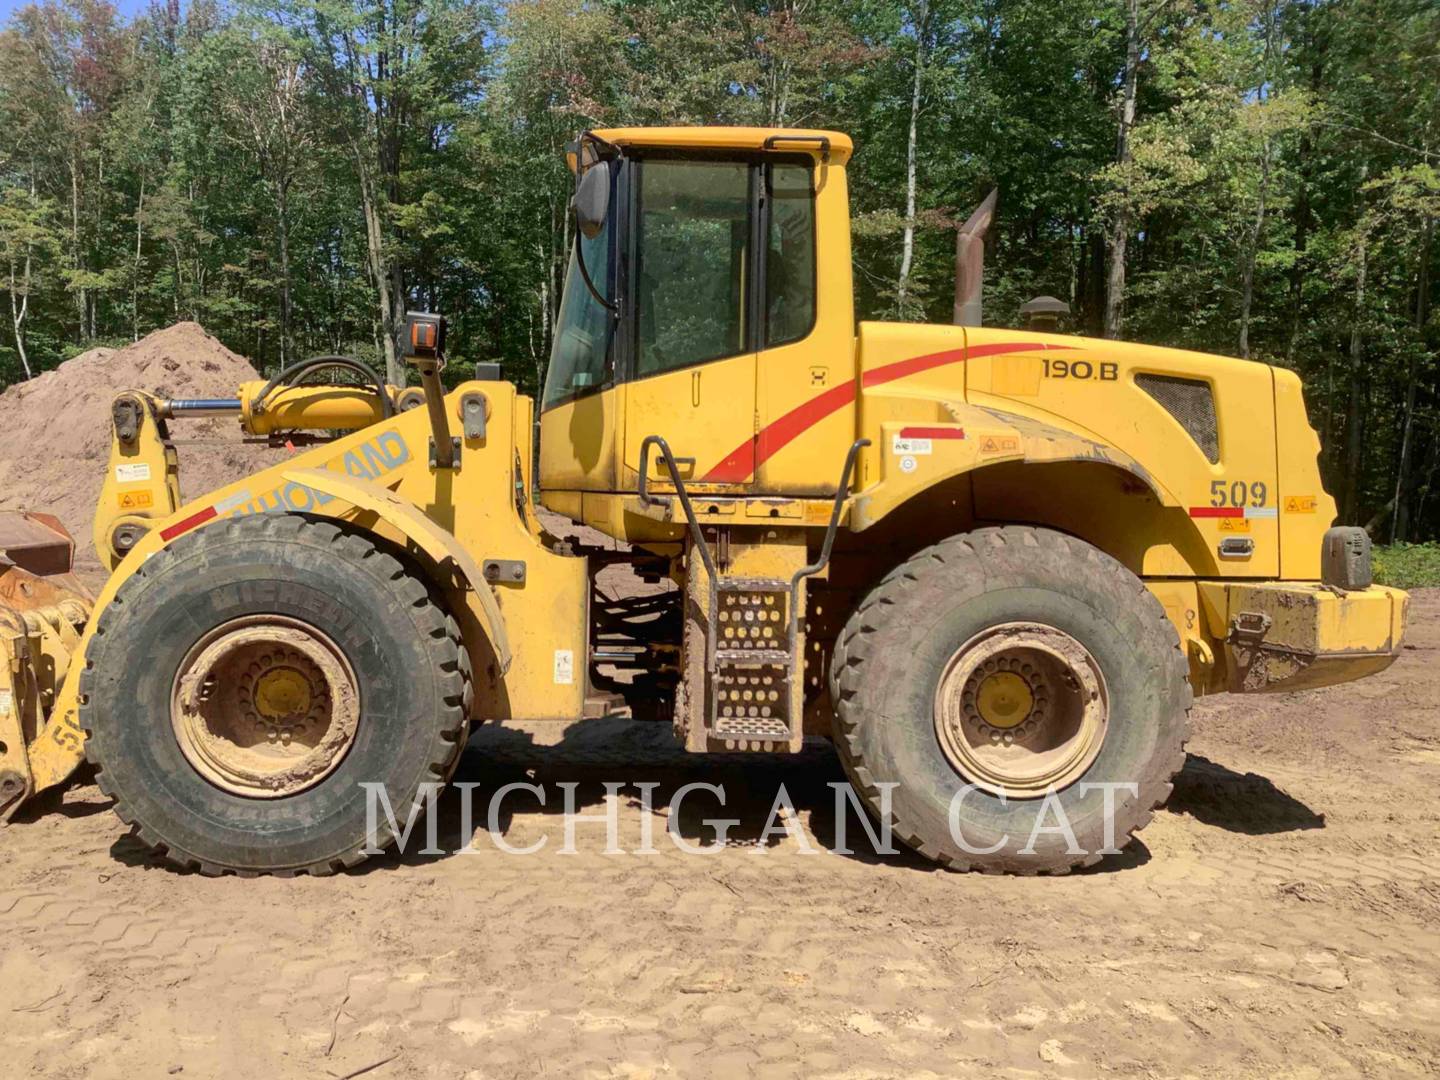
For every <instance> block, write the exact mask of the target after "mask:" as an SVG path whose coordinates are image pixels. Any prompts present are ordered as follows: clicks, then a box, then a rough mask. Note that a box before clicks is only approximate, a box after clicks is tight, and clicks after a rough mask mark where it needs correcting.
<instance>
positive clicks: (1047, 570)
mask: <svg viewBox="0 0 1440 1080" xmlns="http://www.w3.org/2000/svg"><path fill="white" fill-rule="evenodd" d="M1006 628H1017V629H1011V630H1007V629H1006ZM1007 633H1013V634H1017V635H1019V637H1020V638H1021V639H1022V640H1028V641H1029V642H1032V643H1033V642H1039V644H1040V649H1039V650H1038V653H1039V654H1040V655H1042V657H1043V656H1046V655H1049V654H1046V653H1045V649H1046V648H1047V647H1048V646H1049V644H1050V642H1051V641H1052V640H1053V641H1059V642H1062V643H1063V644H1061V645H1060V647H1059V649H1058V651H1057V652H1056V653H1055V654H1054V655H1057V656H1064V655H1070V656H1072V657H1074V658H1075V666H1076V667H1077V668H1079V669H1080V670H1079V672H1078V673H1077V675H1075V676H1072V675H1071V674H1069V671H1070V669H1067V668H1065V667H1064V665H1063V664H1057V665H1056V667H1057V670H1058V671H1059V672H1060V677H1059V679H1058V680H1053V682H1052V683H1046V684H1044V687H1043V688H1038V687H1039V683H1038V681H1036V670H1035V669H1039V668H1044V667H1045V666H1046V665H1047V664H1050V663H1051V660H1049V659H1042V660H1041V661H1036V662H1034V663H1031V662H1030V661H1031V660H1033V659H1034V657H1035V656H1036V655H1037V651H1035V650H1032V651H1031V652H1029V653H1026V652H1025V651H1024V650H1023V649H1022V650H1020V651H1019V652H1017V653H1014V654H1012V658H1011V659H1004V658H1003V654H1002V653H1000V652H997V651H994V650H995V649H996V648H997V646H995V645H993V644H989V643H993V642H994V641H995V640H996V638H997V636H998V635H1003V634H1007ZM1027 634H1028V635H1029V637H1028V639H1026V638H1025V635H1027ZM977 643H979V644H977ZM977 648H983V649H991V650H992V651H991V652H990V653H988V654H983V655H991V656H995V657H1000V659H999V660H998V677H999V679H1000V680H1002V681H1001V682H1000V683H999V684H997V685H998V689H996V687H992V688H991V692H990V694H989V701H990V703H991V705H992V707H998V709H999V711H997V712H994V713H992V714H990V716H989V719H990V721H991V723H992V724H993V725H996V726H989V727H987V726H985V725H984V724H980V725H979V726H978V731H979V732H980V733H983V734H985V735H986V738H984V739H976V740H975V745H976V746H978V751H976V752H974V753H971V752H970V751H969V749H962V750H961V751H958V752H957V750H956V746H955V744H956V742H957V741H963V740H961V739H960V738H959V736H957V735H955V734H952V733H953V732H955V731H958V730H960V727H959V725H958V724H956V723H954V722H953V714H955V713H956V712H957V711H958V712H961V713H963V714H964V715H965V716H967V717H971V718H974V717H976V715H977V713H976V710H977V705H976V702H977V699H978V700H979V701H980V706H982V707H983V706H984V705H985V703H986V702H985V695H984V694H983V693H977V690H976V683H975V682H973V681H972V682H970V683H968V684H966V685H965V686H964V687H962V688H959V689H956V688H954V687H953V682H952V680H953V678H954V676H953V675H952V674H951V673H952V672H954V671H956V670H957V665H959V667H960V669H961V671H962V674H963V671H964V657H965V656H966V655H967V652H968V651H970V650H974V649H977ZM1027 657H1028V658H1029V659H1026V658H1027ZM1022 663H1023V666H1024V671H1025V678H1027V679H1032V684H1033V686H1034V687H1037V688H1034V690H1033V695H1032V693H1031V692H1030V691H1029V690H1027V688H1026V687H1024V686H1022V685H1021V682H1020V672H1021V667H1022ZM992 666H993V665H992ZM973 670H975V671H976V672H977V673H978V674H977V676H972V678H976V677H982V678H983V677H985V676H983V671H985V670H990V669H989V668H974V669H973ZM1042 674H1043V673H1042ZM988 677H989V678H994V677H995V676H993V675H992V676H988ZM1006 680H1008V681H1006ZM980 685H981V689H982V691H983V683H982V684H980ZM1016 687H1019V689H1018V690H1016V689H1015V688H1016ZM1057 688H1058V692H1057ZM1067 688H1068V689H1067ZM830 690H831V695H832V697H833V700H834V701H835V703H836V732H835V743H836V747H837V749H838V751H839V754H840V758H841V761H842V762H843V763H844V765H845V769H846V771H847V773H848V774H849V776H850V779H851V781H852V783H853V784H854V786H855V788H856V789H857V790H858V791H859V792H860V794H861V797H862V799H863V800H864V801H865V803H866V805H867V806H868V807H869V808H870V810H871V812H872V813H873V814H874V815H875V816H876V817H877V818H883V816H884V814H883V806H884V803H883V799H882V791H883V786H884V785H890V784H893V785H895V786H894V787H893V788H892V789H891V793H890V804H889V816H888V824H889V826H890V828H891V829H892V831H893V834H894V835H895V836H896V837H897V838H898V839H900V840H901V841H902V842H904V843H905V844H907V845H908V846H910V847H911V848H913V849H914V850H916V851H918V852H920V853H921V854H923V855H925V856H926V857H927V858H930V859H932V860H934V861H936V862H939V863H941V864H943V865H945V866H948V867H950V868H952V869H957V870H967V869H977V870H984V871H989V872H1005V873H1021V874H1034V873H1066V872H1068V871H1069V870H1071V869H1073V868H1075V867H1079V866H1089V865H1091V864H1093V863H1096V862H1098V861H1099V860H1100V859H1101V857H1102V855H1103V854H1104V853H1106V851H1113V850H1115V849H1116V848H1119V847H1123V846H1124V845H1125V843H1126V841H1127V840H1128V838H1129V837H1130V836H1131V834H1132V833H1134V832H1135V831H1136V830H1138V829H1140V828H1142V827H1144V826H1145V825H1146V824H1147V823H1148V822H1149V820H1150V817H1151V814H1152V813H1153V811H1154V808H1155V807H1157V806H1159V805H1160V804H1161V803H1163V802H1164V801H1165V799H1166V798H1167V797H1168V796H1169V794H1170V790H1171V779H1172V777H1173V776H1174V775H1175V774H1176V773H1177V772H1178V771H1179V770H1180V767H1181V766H1182V765H1183V764H1184V760H1185V752H1184V747H1185V740H1186V738H1187V737H1188V733H1189V710H1190V703H1191V692H1190V684H1189V668H1188V664H1187V663H1186V660H1185V657H1184V655H1183V653H1182V652H1181V651H1180V643H1179V638H1178V636H1177V634H1176V632H1175V629H1174V627H1173V626H1172V625H1171V624H1170V621H1169V619H1168V618H1167V617H1166V615H1165V612H1164V609H1163V608H1162V607H1161V605H1160V604H1159V602H1158V601H1157V600H1156V599H1155V598H1154V596H1153V595H1152V594H1151V593H1150V592H1149V590H1147V589H1146V588H1145V586H1144V584H1143V583H1142V582H1141V581H1140V579H1139V578H1137V577H1136V576H1135V575H1134V574H1132V573H1130V572H1129V571H1128V570H1126V569H1125V568H1124V567H1123V566H1121V565H1120V564H1119V563H1118V562H1116V561H1115V560H1114V559H1112V558H1110V557H1109V556H1108V555H1106V554H1104V553H1103V552H1101V551H1099V550H1098V549H1097V548H1095V547H1092V546H1091V545H1089V544H1086V543H1084V542H1083V541H1080V540H1076V539H1074V538H1073V537H1068V536H1065V535H1063V534H1061V533H1057V532H1053V531H1051V530H1048V529H1039V528H1028V527H1019V526H1006V527H1003V528H987V529H980V530H977V531H975V532H972V533H967V534H964V535H960V536H955V537H952V538H950V539H948V540H945V541H943V542H941V543H939V544H936V545H934V546H933V547H930V548H927V549H926V550H924V551H922V552H920V553H919V554H917V555H915V556H914V557H913V558H911V559H910V560H908V561H907V562H906V563H904V564H902V565H901V566H899V567H898V568H896V569H895V570H894V571H892V572H891V573H890V574H889V575H888V576H887V577H886V578H885V579H884V580H883V581H882V582H881V583H880V584H879V585H878V586H876V587H875V589H873V590H872V591H871V592H870V594H869V595H868V596H867V597H866V598H865V600H864V601H863V602H862V603H861V605H860V606H859V607H858V608H857V609H856V610H855V612H854V613H853V614H852V615H851V616H850V619H849V621H848V622H847V623H846V626H845V629H844V630H843V632H842V633H841V635H840V638H839V640H838V642H837V644H836V648H835V652H834V655H833V657H832V660H831V669H830ZM1045 695H1050V696H1065V695H1070V696H1071V697H1074V698H1075V699H1076V700H1077V701H1082V702H1084V703H1103V706H1104V708H1103V714H1104V715H1103V716H1102V717H1101V718H1100V719H1099V720H1098V721H1095V720H1093V718H1092V720H1090V721H1086V720H1084V719H1083V716H1082V714H1083V715H1089V714H1088V713H1086V712H1085V709H1086V707H1087V706H1086V705H1085V704H1082V705H1080V706H1077V708H1076V709H1075V710H1074V713H1073V717H1074V718H1073V720H1072V721H1071V723H1070V727H1069V728H1067V729H1066V732H1061V733H1060V734H1059V735H1055V736H1054V737H1053V738H1051V739H1050V741H1048V742H1046V743H1044V744H1043V745H1044V746H1046V747H1059V748H1060V749H1057V750H1054V751H1053V752H1050V753H1049V755H1048V758H1046V757H1043V756H1040V755H1036V756H1035V757H1034V758H1027V759H1026V761H1027V762H1031V761H1040V762H1041V765H1040V766H1037V767H1035V768H1034V769H1032V772H1031V773H1028V774H1027V773H1025V772H1024V766H1023V765H1022V766H1011V765H1003V766H1001V767H997V768H995V769H990V768H988V766H989V765H991V764H992V763H993V759H987V758H986V756H985V755H986V753H989V752H991V751H992V748H991V747H990V746H989V745H988V741H997V746H998V740H999V739H1000V738H1001V737H1002V736H1003V737H1004V739H1005V740H1006V741H1005V743H1004V747H1005V749H1004V750H1003V751H1001V752H1000V753H999V754H998V755H997V756H998V757H1000V758H1002V759H1004V758H1005V755H1006V754H1009V748H1010V747H1011V738H1012V734H1013V738H1014V743H1015V747H1016V750H1017V751H1020V750H1022V749H1023V748H1022V747H1021V746H1020V742H1021V741H1022V740H1021V733H1025V737H1026V738H1027V739H1030V738H1032V737H1034V736H1035V734H1036V727H1035V724H1036V723H1041V722H1043V723H1053V722H1054V721H1053V719H1047V714H1046V713H1045V711H1044V710H1043V709H1041V711H1040V712H1038V713H1037V712H1030V713H1026V712H1025V710H1026V709H1029V708H1032V706H1045V705H1046V704H1047V699H1046V697H1045ZM1017 696H1018V697H1019V698H1020V699H1021V700H1022V702H1023V704H1022V705H1021V706H1018V707H1017V706H1016V704H1015V701H1016V698H1017ZM962 699H963V701H964V708H960V707H959V706H958V704H957V703H958V702H959V701H960V700H962ZM996 702H998V706H996V705H995V703H996ZM1017 708H1018V709H1019V711H1018V712H1016V710H1017ZM1093 709H1099V704H1094V705H1093ZM1059 711H1061V710H1058V709H1056V708H1053V707H1052V708H1050V710H1049V714H1048V715H1049V716H1050V717H1053V715H1054V714H1055V713H1057V712H1059ZM1027 715H1028V716H1031V717H1036V718H1038V719H1036V720H1035V721H1033V722H1031V723H1028V724H1027V723H1026V722H1025V719H1026V716H1027ZM982 719H983V718H982ZM967 722H969V721H967ZM1087 723H1088V725H1089V726H1088V727H1087V726H1086V725H1087ZM1097 724H1098V726H1097ZM972 730H973V729H972ZM1067 732H1068V733H1070V735H1071V736H1072V737H1073V738H1074V739H1075V740H1077V741H1076V742H1075V745H1074V747H1073V748H1066V747H1065V746H1064V745H1063V742H1064V740H1063V739H1062V736H1063V735H1065V734H1066V733H1067ZM1087 732H1088V734H1083V733H1087ZM1096 732H1098V734H1096ZM1040 734H1041V735H1042V736H1048V735H1049V734H1050V733H1049V732H1048V731H1042V732H1041V733H1040ZM1082 734H1083V738H1082ZM1085 739H1088V740H1090V741H1089V742H1088V743H1087V742H1085V741H1084V740H1085ZM1067 755H1068V756H1067ZM1019 756H1020V755H1019V753H1018V752H1017V754H1015V755H1012V757H1019ZM1054 761H1058V764H1055V765H1054V768H1053V769H1052V772H1051V773H1050V774H1047V773H1046V772H1045V771H1044V766H1045V765H1046V764H1047V763H1051V762H1054ZM1006 769H1010V770H1011V771H1010V772H1008V773H1007V772H1006ZM1050 775H1053V777H1054V779H1053V781H1052V780H1049V779H1046V777H1047V776H1050ZM1005 776H1009V777H1011V779H1003V778H1000V779H997V777H1005ZM1037 776H1038V777H1040V779H1039V780H1036V779H1035V778H1036V777H1037ZM1042 784H1045V785H1048V786H1047V787H1046V788H1042V787H1041V786H1040V785H1042ZM1099 784H1111V785H1122V784H1125V785H1128V784H1133V785H1134V791H1133V793H1132V792H1131V791H1129V790H1128V789H1126V788H1122V787H1112V788H1111V789H1110V794H1111V797H1112V798H1113V800H1114V804H1113V817H1112V819H1111V822H1110V823H1109V828H1108V829H1107V821H1106V814H1105V805H1104V801H1105V798H1106V790H1105V789H1104V788H1102V787H1097V786H1093V785H1099ZM962 790H964V791H965V794H964V795H963V797H961V798H960V803H959V809H958V811H957V813H956V815H955V819H954V821H955V824H957V825H958V826H959V828H958V833H957V830H955V829H954V828H952V817H951V807H952V804H953V800H954V799H956V798H957V795H958V793H960V792H961V791H962ZM1047 790H1049V791H1050V792H1051V794H1047V793H1046V791H1047ZM1057 810H1058V812H1059V813H1061V814H1063V815H1064V818H1065V820H1066V822H1068V824H1069V826H1070V828H1071V830H1072V833H1073V836H1074V838H1075V841H1076V843H1075V845H1073V846H1072V845H1071V843H1070V839H1069V837H1068V836H1066V835H1065V834H1064V833H1063V832H1060V831H1058V830H1057V831H1054V832H1045V831H1041V832H1039V833H1038V834H1037V833H1036V831H1035V830H1036V826H1037V824H1038V825H1041V826H1045V827H1054V826H1056V825H1057V824H1058V823H1059V818H1058V816H1057ZM1032 838H1033V844H1032ZM1107 839H1109V840H1112V841H1113V845H1114V847H1107V844H1106V841H1107ZM1077 849H1078V850H1077Z"/></svg>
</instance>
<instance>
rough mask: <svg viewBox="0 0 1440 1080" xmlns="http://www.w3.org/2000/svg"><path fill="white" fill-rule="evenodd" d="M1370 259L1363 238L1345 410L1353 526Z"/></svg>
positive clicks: (1346, 512)
mask: <svg viewBox="0 0 1440 1080" xmlns="http://www.w3.org/2000/svg"><path fill="white" fill-rule="evenodd" d="M1369 257H1370V251H1369V243H1368V239H1367V237H1366V236H1365V235H1364V234H1363V233H1362V234H1361V236H1360V268H1359V271H1358V272H1357V275H1356V279H1355V314H1354V315H1353V316H1352V319H1351V323H1350V403H1349V406H1348V408H1347V409H1346V410H1345V499H1344V507H1343V510H1342V515H1341V516H1342V520H1344V521H1345V522H1347V523H1353V522H1354V520H1355V516H1356V514H1358V513H1359V502H1360V463H1361V459H1362V457H1363V455H1364V451H1365V393H1364V379H1363V376H1364V371H1365V369H1364V360H1365V335H1364V333H1363V332H1362V331H1361V329H1360V327H1361V323H1362V321H1363V320H1364V318H1365V277H1366V273H1367V271H1368V270H1369V264H1368V260H1369Z"/></svg>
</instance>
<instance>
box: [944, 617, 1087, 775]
mask: <svg viewBox="0 0 1440 1080" xmlns="http://www.w3.org/2000/svg"><path fill="white" fill-rule="evenodd" d="M1109 721H1110V707H1109V696H1108V693H1107V692H1106V689H1105V678H1104V675H1103V674H1102V673H1101V671H1100V666H1099V664H1097V663H1096V662H1095V658H1094V657H1093V656H1091V655H1090V652H1089V650H1088V649H1086V648H1085V647H1084V646H1083V645H1081V644H1080V643H1079V642H1078V641H1076V640H1075V639H1074V638H1073V637H1071V636H1070V635H1069V634H1067V633H1065V632H1064V631H1061V630H1057V629H1055V628H1054V627H1052V626H1044V625H1041V624H1039V623H1005V624H1003V625H1000V626H995V627H991V628H990V629H988V630H986V631H984V632H983V633H981V634H977V635H976V636H975V637H973V638H971V639H970V640H969V641H967V642H966V643H965V644H964V645H962V646H961V647H960V648H959V649H957V650H956V651H955V653H954V655H952V656H951V657H950V660H949V661H948V662H947V663H946V665H945V670H944V671H943V672H942V673H941V676H940V682H939V685H938V686H937V687H936V690H935V732H936V735H937V736H938V737H939V740H940V748H941V750H942V751H944V753H945V756H946V758H947V759H949V761H950V764H951V765H952V766H953V767H954V768H955V770H956V771H957V772H959V773H960V775H961V776H963V777H964V778H965V779H966V780H967V781H968V782H969V783H971V784H974V785H975V786H976V787H978V788H981V789H982V790H985V791H989V792H991V793H992V794H999V795H1004V796H1006V797H1007V798H1035V797H1038V796H1041V795H1043V794H1045V793H1046V792H1047V791H1051V790H1059V789H1060V788H1063V787H1066V786H1068V785H1069V784H1072V783H1074V782H1075V781H1076V780H1078V779H1079V778H1080V777H1081V776H1083V775H1084V774H1085V771H1086V770H1087V769H1088V768H1089V767H1090V765H1091V764H1092V763H1093V762H1094V761H1095V757H1096V755H1098V754H1099V753H1100V747H1101V746H1102V745H1103V743H1104V741H1105V734H1106V731H1107V729H1108V727H1109Z"/></svg>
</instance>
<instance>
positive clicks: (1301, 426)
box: [1275, 368, 1335, 581]
mask: <svg viewBox="0 0 1440 1080" xmlns="http://www.w3.org/2000/svg"><path fill="white" fill-rule="evenodd" d="M1275 443H1276V448H1277V455H1276V456H1277V461H1278V468H1279V474H1280V573H1281V574H1283V575H1284V576H1285V577H1287V578H1295V579H1298V580H1301V581H1307V580H1309V581H1314V580H1316V579H1318V578H1319V577H1320V545H1321V541H1322V539H1323V538H1324V536H1325V530H1326V529H1328V528H1329V527H1330V525H1331V523H1332V522H1333V521H1334V520H1335V500H1334V499H1332V498H1331V497H1330V496H1329V495H1327V494H1326V493H1325V488H1324V487H1323V486H1322V485H1321V483H1320V439H1319V437H1318V436H1317V435H1316V434H1315V429H1314V428H1312V427H1311V426H1310V421H1309V420H1308V419H1307V418H1306V415H1305V398H1304V395H1303V394H1302V393H1301V390H1300V376H1298V375H1296V374H1295V373H1294V372H1293V371H1285V370H1282V369H1278V368H1277V369H1276V370H1275Z"/></svg>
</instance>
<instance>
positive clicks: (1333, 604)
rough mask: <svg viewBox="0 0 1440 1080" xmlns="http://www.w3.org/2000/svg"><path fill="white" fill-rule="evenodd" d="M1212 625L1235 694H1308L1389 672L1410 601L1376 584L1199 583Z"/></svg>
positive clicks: (1225, 678) (1226, 684)
mask: <svg viewBox="0 0 1440 1080" xmlns="http://www.w3.org/2000/svg"><path fill="white" fill-rule="evenodd" d="M1198 585H1199V594H1200V602H1201V605H1202V606H1203V607H1204V609H1205V616H1206V621H1207V622H1208V623H1209V626H1210V629H1211V631H1212V633H1213V634H1214V635H1215V637H1216V638H1218V639H1220V640H1221V642H1222V644H1223V648H1222V649H1221V656H1220V657H1217V660H1219V661H1220V666H1221V667H1222V669H1223V670H1222V672H1220V674H1221V675H1222V678H1223V683H1224V687H1225V689H1227V690H1230V691H1234V692H1244V693H1254V692H1257V691H1271V690H1285V691H1288V690H1307V689H1311V688H1314V687H1317V686H1331V685H1334V684H1335V683H1342V682H1348V681H1350V680H1351V679H1358V678H1361V677H1363V676H1365V675H1373V674H1375V672H1377V671H1383V670H1384V669H1385V668H1387V667H1389V666H1390V665H1391V664H1392V663H1394V662H1395V658H1396V657H1397V656H1399V655H1400V648H1401V640H1402V638H1403V637H1404V633H1405V617H1406V613H1407V608H1408V607H1409V603H1410V598H1409V596H1408V595H1407V594H1406V593H1404V592H1402V591H1400V590H1399V589H1391V588H1387V587H1385V586H1383V585H1371V586H1370V587H1368V588H1365V589H1356V590H1353V591H1349V592H1346V591H1342V590H1340V589H1336V588H1333V587H1331V586H1328V585H1322V584H1320V583H1318V582H1297V581H1268V582H1253V583H1251V582H1234V581H1229V582H1218V581H1203V582H1199V583H1198Z"/></svg>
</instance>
